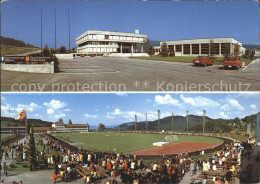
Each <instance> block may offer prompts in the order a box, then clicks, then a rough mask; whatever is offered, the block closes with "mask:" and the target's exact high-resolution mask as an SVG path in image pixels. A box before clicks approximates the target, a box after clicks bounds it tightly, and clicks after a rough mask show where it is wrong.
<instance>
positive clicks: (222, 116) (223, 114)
mask: <svg viewBox="0 0 260 184" xmlns="http://www.w3.org/2000/svg"><path fill="white" fill-rule="evenodd" d="M218 115H219V117H220V118H223V119H229V117H228V115H226V114H225V113H224V112H223V111H221V112H219V113H218Z"/></svg>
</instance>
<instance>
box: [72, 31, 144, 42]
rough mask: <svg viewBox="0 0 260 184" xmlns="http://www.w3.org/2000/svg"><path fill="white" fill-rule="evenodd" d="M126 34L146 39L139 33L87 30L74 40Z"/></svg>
mask: <svg viewBox="0 0 260 184" xmlns="http://www.w3.org/2000/svg"><path fill="white" fill-rule="evenodd" d="M98 33H99V34H119V35H120V34H121V35H124V34H128V35H129V36H141V37H147V35H145V34H140V33H129V32H120V31H104V30H87V31H85V32H84V33H82V34H81V35H80V36H78V37H77V38H76V40H78V39H80V38H81V37H83V36H85V35H87V34H98Z"/></svg>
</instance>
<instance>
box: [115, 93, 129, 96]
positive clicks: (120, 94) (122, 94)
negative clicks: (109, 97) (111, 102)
mask: <svg viewBox="0 0 260 184" xmlns="http://www.w3.org/2000/svg"><path fill="white" fill-rule="evenodd" d="M115 94H116V96H128V94H126V93H115Z"/></svg>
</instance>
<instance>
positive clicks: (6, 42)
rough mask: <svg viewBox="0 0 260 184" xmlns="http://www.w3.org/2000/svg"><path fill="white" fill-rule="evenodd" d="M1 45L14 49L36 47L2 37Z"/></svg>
mask: <svg viewBox="0 0 260 184" xmlns="http://www.w3.org/2000/svg"><path fill="white" fill-rule="evenodd" d="M0 39H1V45H8V46H14V47H34V46H33V45H31V44H29V43H25V42H24V41H22V40H17V39H14V38H8V37H4V36H1V37H0Z"/></svg>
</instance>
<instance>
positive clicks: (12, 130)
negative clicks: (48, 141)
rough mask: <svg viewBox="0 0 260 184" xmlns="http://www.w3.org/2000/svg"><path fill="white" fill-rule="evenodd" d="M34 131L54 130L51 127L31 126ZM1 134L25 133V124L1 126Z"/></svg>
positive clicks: (45, 131)
mask: <svg viewBox="0 0 260 184" xmlns="http://www.w3.org/2000/svg"><path fill="white" fill-rule="evenodd" d="M33 131H34V133H51V132H54V131H56V129H55V128H53V127H33ZM1 134H22V135H23V134H25V126H12V127H1Z"/></svg>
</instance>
